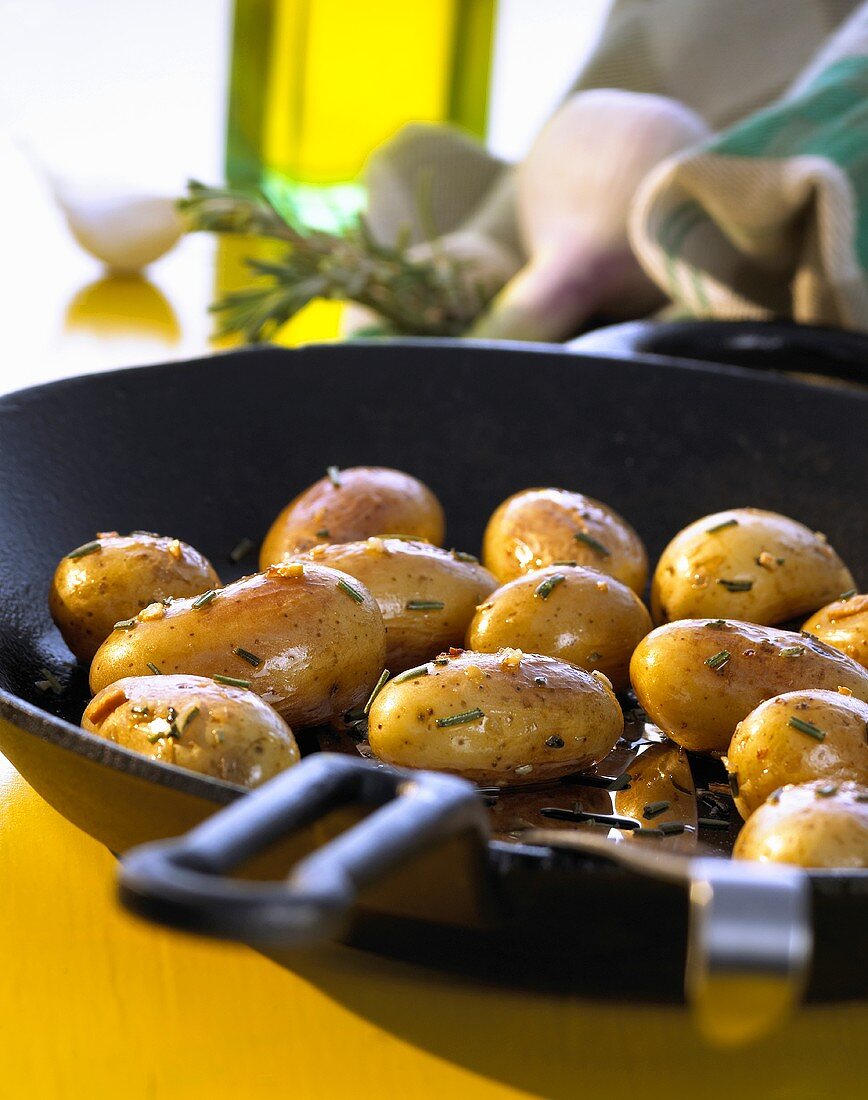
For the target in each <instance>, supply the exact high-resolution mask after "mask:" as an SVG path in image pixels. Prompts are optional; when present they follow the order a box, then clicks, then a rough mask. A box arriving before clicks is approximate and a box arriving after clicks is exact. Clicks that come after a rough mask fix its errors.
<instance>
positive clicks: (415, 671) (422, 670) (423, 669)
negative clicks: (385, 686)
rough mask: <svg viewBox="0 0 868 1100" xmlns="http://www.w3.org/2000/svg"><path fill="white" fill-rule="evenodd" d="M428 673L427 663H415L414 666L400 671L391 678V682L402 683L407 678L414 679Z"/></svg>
mask: <svg viewBox="0 0 868 1100" xmlns="http://www.w3.org/2000/svg"><path fill="white" fill-rule="evenodd" d="M428 675H430V673H429V670H428V666H427V665H417V667H416V668H408V669H407V670H406V672H400V673H399V674H398V675H397V676H394V677H393V678H392V683H393V684H403V683H406V681H407V680H415V679H416V677H417V676H428Z"/></svg>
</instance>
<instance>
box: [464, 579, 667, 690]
mask: <svg viewBox="0 0 868 1100" xmlns="http://www.w3.org/2000/svg"><path fill="white" fill-rule="evenodd" d="M650 629H651V617H650V616H649V614H648V612H647V611H646V610H645V605H644V604H643V603H642V601H641V600H640V599H639V597H638V596H637V595H636V593H635V592H633V590H632V589H630V588H628V587H627V586H626V585H625V584H621V582H620V581H616V580H615V578H614V577H608V576H606V575H605V573H600V572H599V571H598V570H596V569H585V568H583V567H581V566H559V565H550V566H548V567H547V568H546V569H539V570H535V571H534V572H533V573H526V574H525V575H524V576H523V577H516V579H515V580H514V581H509V583H508V584H505V585H503V587H502V588H498V589H497V591H496V592H493V593H492V594H491V595H490V596H489V597H488V598H487V599H486V600H485V602H484V603H483V604H480V606H479V608H478V609H477V612H476V614H475V616H474V618H473V622H472V623H471V624H470V629H469V630H468V631H467V648H468V649H475V650H477V651H479V652H481V653H496V652H497V651H498V650H499V649H507V648H510V647H512V648H516V649H522V650H524V651H525V653H543V654H545V655H546V656H548V657H558V658H560V659H561V660H562V661H569V662H570V663H571V664H574V665H578V666H579V668H584V669H587V671H588V672H591V671H593V670H594V669H599V671H600V672H603V673H605V675H606V676H607V677H608V678H609V679H610V680H611V681H612V686H613V687H614V688H615V690H616V691H623V690H624V689H625V688H628V687H629V686H630V676H629V668H630V657H631V655H632V653H633V650H634V649H635V648H636V646H637V645H638V644H639V642H640V641H641V639H642V638H644V637H645V635H646V634H647V633H648V631H649V630H650Z"/></svg>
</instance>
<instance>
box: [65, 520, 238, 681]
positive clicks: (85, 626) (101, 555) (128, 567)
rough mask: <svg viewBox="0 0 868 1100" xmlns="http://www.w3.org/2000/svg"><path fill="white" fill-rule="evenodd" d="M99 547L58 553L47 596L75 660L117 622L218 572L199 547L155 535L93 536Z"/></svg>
mask: <svg viewBox="0 0 868 1100" xmlns="http://www.w3.org/2000/svg"><path fill="white" fill-rule="evenodd" d="M98 542H99V549H98V550H96V551H95V552H94V553H91V554H86V555H84V556H83V557H72V558H70V557H65V558H62V559H61V561H60V563H59V564H58V566H57V569H56V570H55V571H54V577H53V579H52V581H51V589H50V592H49V596H48V607H49V610H50V611H51V617H52V619H54V621H55V623H56V624H57V627H58V629H59V630H60V633H61V635H62V636H63V640H64V641H65V642H66V644H67V645H68V646H69V648H70V650H72V652H73V653H74V654H75V656H76V657H77V658H78V659H79V660H80V661H90V660H92V659H93V656H94V654H95V653H96V651H97V650H98V649H99V647H100V646H101V645H102V643H103V642H104V641H105V639H106V638H107V637H108V636H109V634H111V632H112V630H113V628H114V625H115V623H116V622H119V621H120V620H121V619H128V618H130V617H131V616H133V615H135V614H137V613H138V612H139V611H141V610H142V608H144V607H147V606H148V604H150V603H154V602H155V601H157V600H163V599H165V598H166V597H167V596H198V595H199V593H200V592H207V590H208V589H209V588H216V587H218V586H219V584H220V578H219V577H218V576H217V574H216V572H215V571H214V567H213V566H212V565H211V563H210V562H209V561H208V559H207V558H205V557H203V555H202V554H200V553H199V551H198V550H194V549H193V547H192V546H188V545H187V543H186V542H181V541H179V540H178V539H171V538H162V537H161V536H159V535H118V534H117V533H116V532H111V533H109V534H102V535H100V536H99V537H98Z"/></svg>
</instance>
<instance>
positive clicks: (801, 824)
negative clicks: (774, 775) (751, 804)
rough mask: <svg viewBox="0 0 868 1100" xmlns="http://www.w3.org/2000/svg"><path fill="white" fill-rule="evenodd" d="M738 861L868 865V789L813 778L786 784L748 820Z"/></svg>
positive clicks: (740, 840) (816, 865) (740, 839)
mask: <svg viewBox="0 0 868 1100" xmlns="http://www.w3.org/2000/svg"><path fill="white" fill-rule="evenodd" d="M732 854H733V857H734V858H735V859H754V860H758V861H759V862H760V863H794V864H796V865H797V866H799V867H813V868H819V869H821V868H829V869H832V868H837V869H851V870H852V869H856V868H863V867H868V787H864V786H859V785H858V784H857V783H841V784H839V785H837V786H836V784H833V783H828V782H827V781H826V780H815V781H814V782H813V783H800V784H798V785H791V786H787V787H784V788H783V789H782V790H781V791H780V792H779V793H778V794H776V795H774V796H772V798H770V799H769V800H768V801H767V802H765V803H763V805H762V806H760V808H759V809H758V810H757V811H756V813H754V814H753V815H752V816H751V818H750V820H749V821H748V822H746V824H745V825H744V827H743V828H742V830H741V832H740V833H739V835H738V839H737V840H736V842H735V847H734V849H733V853H732Z"/></svg>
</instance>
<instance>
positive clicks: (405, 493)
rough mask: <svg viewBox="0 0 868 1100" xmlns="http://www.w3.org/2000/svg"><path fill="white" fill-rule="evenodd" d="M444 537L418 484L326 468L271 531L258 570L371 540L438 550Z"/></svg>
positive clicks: (381, 472)
mask: <svg viewBox="0 0 868 1100" xmlns="http://www.w3.org/2000/svg"><path fill="white" fill-rule="evenodd" d="M444 534H445V519H444V516H443V508H442V506H441V504H440V501H439V500H438V499H437V497H435V496H434V494H433V493H432V492H431V490H430V489H429V488H428V486H427V485H423V483H422V482H421V481H419V480H418V479H417V478H415V477H411V476H410V474H405V473H402V472H401V471H400V470H390V469H388V468H387V467H385V466H353V467H352V468H351V469H348V470H338V469H337V468H336V467H329V474H328V476H327V477H324V478H321V479H320V480H319V481H317V482H315V483H314V484H313V485H311V486H310V488H308V489H305V491H304V492H303V493H300V494H299V495H298V496H297V497H296V498H295V499H294V500H292V501H290V503H289V504H287V506H286V507H285V508H284V509H283V511H282V512H281V513H280V515H279V516H278V517H277V519H276V520H275V521H274V523H273V524H272V525H271V529H270V530H269V532H268V534H267V535H266V536H265V541H264V542H263V544H262V549H261V551H260V554H259V564H260V568H262V569H265V568H266V567H267V566H269V565H274V564H275V562H279V561H282V560H283V559H284V557H285V556H286V555H287V554H294V553H297V552H298V551H304V550H309V549H310V548H311V547H312V546H317V545H319V544H322V543H336V542H358V541H359V540H360V539H366V538H369V537H370V536H371V535H410V536H412V537H414V538H418V539H423V540H425V541H426V542H431V543H434V544H435V545H436V546H439V545H440V544H441V543H442V542H443V537H444Z"/></svg>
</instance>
